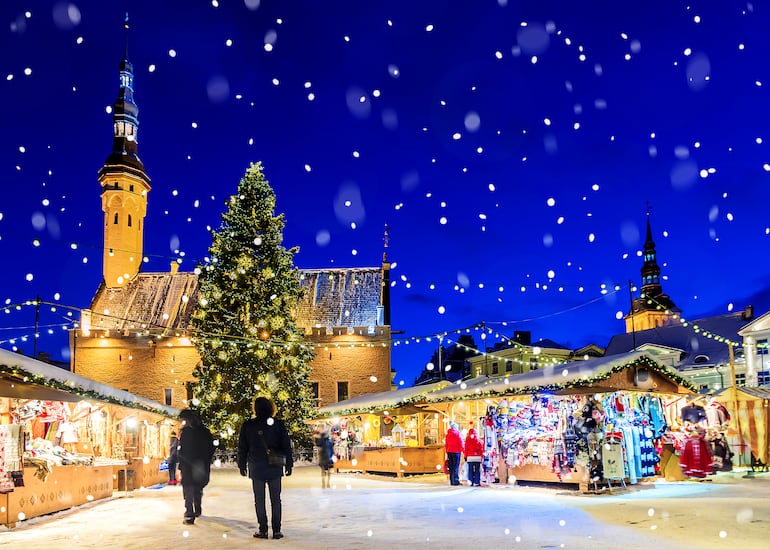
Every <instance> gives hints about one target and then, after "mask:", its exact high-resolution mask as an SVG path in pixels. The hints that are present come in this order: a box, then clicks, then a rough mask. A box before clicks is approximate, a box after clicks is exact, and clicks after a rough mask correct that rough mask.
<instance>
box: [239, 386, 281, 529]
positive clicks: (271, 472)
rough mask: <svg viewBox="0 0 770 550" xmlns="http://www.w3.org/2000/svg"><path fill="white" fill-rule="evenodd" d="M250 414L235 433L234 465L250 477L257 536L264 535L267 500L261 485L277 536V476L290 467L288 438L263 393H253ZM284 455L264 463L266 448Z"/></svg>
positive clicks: (279, 482)
mask: <svg viewBox="0 0 770 550" xmlns="http://www.w3.org/2000/svg"><path fill="white" fill-rule="evenodd" d="M252 409H253V411H254V418H250V419H249V420H247V421H246V422H244V423H243V426H242V427H241V433H240V434H239V437H238V468H239V469H240V471H241V475H242V476H246V475H248V476H249V477H250V478H251V485H252V488H253V490H254V508H255V509H256V512H257V523H258V524H259V530H258V531H257V532H255V533H254V537H255V538H258V539H266V538H267V506H266V504H267V502H266V499H265V486H267V489H268V492H269V493H270V511H271V512H270V523H271V526H272V528H273V538H274V539H281V538H283V534H282V533H281V477H282V476H283V475H284V472H285V475H287V476H290V475H291V470H292V468H293V467H294V460H293V458H292V447H291V439H290V438H289V432H288V431H287V430H286V425H285V424H284V423H283V420H281V419H279V418H276V417H275V413H276V409H275V404H274V403H273V401H272V400H270V399H268V398H267V397H257V398H256V399H254V403H253V405H252ZM268 449H269V450H270V452H271V453H278V454H281V455H283V456H284V457H285V459H286V462H285V464H284V465H283V466H280V465H278V466H275V465H271V464H268V460H267V454H268V453H267V451H268Z"/></svg>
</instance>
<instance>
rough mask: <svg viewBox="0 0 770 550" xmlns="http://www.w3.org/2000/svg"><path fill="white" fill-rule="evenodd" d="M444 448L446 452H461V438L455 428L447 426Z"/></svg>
mask: <svg viewBox="0 0 770 550" xmlns="http://www.w3.org/2000/svg"><path fill="white" fill-rule="evenodd" d="M445 449H446V452H448V453H461V452H463V438H462V436H461V435H460V432H459V431H458V430H457V428H449V429H448V430H447V432H446V446H445Z"/></svg>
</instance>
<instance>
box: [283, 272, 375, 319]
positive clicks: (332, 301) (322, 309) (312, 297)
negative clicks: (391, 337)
mask: <svg viewBox="0 0 770 550" xmlns="http://www.w3.org/2000/svg"><path fill="white" fill-rule="evenodd" d="M301 284H302V286H303V287H305V288H306V289H307V291H306V292H305V296H304V298H303V299H302V301H301V302H300V303H299V305H298V307H297V326H300V327H305V328H310V327H326V328H329V329H331V328H332V327H367V326H374V325H377V324H378V323H377V318H378V317H377V315H378V306H379V304H380V290H381V288H382V271H381V270H380V268H379V267H364V268H348V269H303V270H302V280H301Z"/></svg>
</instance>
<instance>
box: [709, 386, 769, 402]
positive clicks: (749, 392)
mask: <svg viewBox="0 0 770 550" xmlns="http://www.w3.org/2000/svg"><path fill="white" fill-rule="evenodd" d="M733 390H736V391H737V392H738V393H742V394H743V395H746V396H748V397H753V398H756V399H770V388H765V387H761V386H760V387H755V386H737V387H736V386H729V387H727V388H723V389H721V390H719V391H718V392H715V393H714V396H719V397H723V396H728V397H730V396H731V395H732V392H733Z"/></svg>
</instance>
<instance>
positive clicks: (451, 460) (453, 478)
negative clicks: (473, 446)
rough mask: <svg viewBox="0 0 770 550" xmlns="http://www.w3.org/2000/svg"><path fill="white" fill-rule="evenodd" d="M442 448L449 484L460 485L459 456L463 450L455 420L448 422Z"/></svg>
mask: <svg viewBox="0 0 770 550" xmlns="http://www.w3.org/2000/svg"><path fill="white" fill-rule="evenodd" d="M444 449H445V450H446V458H447V463H448V467H449V484H450V485H460V456H461V455H462V452H463V438H462V436H461V435H460V430H459V429H458V426H457V423H456V422H451V421H450V422H449V429H448V430H447V432H446V442H445V444H444Z"/></svg>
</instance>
